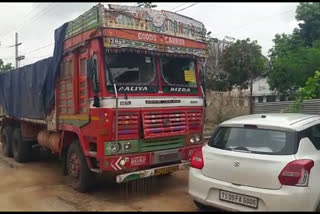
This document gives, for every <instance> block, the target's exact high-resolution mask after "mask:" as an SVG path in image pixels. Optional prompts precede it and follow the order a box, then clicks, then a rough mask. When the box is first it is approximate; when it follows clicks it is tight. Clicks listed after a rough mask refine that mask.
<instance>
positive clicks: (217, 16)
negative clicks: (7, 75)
mask: <svg viewBox="0 0 320 214" xmlns="http://www.w3.org/2000/svg"><path fill="white" fill-rule="evenodd" d="M109 3H111V4H120V5H129V6H134V5H136V3H134V2H127V3H123V2H122V3H118V2H102V4H104V5H106V6H107V4H109ZM96 4H97V3H85V2H81V3H50V2H46V3H0V20H1V22H0V59H3V60H4V62H5V63H12V64H13V65H15V60H14V58H15V49H14V47H10V46H12V45H14V43H15V32H18V36H19V42H21V43H22V44H21V45H20V46H19V55H23V56H25V59H24V60H22V61H21V62H20V66H24V65H27V64H30V63H33V62H35V61H38V60H40V59H43V58H47V57H49V56H52V54H53V48H54V45H53V43H54V30H55V29H56V28H58V27H60V26H61V25H62V24H63V23H65V22H68V21H71V20H73V19H75V18H77V17H78V16H80V15H81V14H82V13H84V12H85V11H87V10H89V9H90V8H91V7H92V6H94V5H96ZM154 4H156V5H157V7H156V9H158V10H169V11H173V12H178V13H179V14H182V15H185V16H188V17H191V18H193V19H196V20H198V21H200V22H202V23H203V24H204V25H205V27H206V29H207V31H211V32H212V34H211V35H212V37H215V38H218V39H224V38H225V37H226V36H227V37H232V38H235V39H246V38H250V39H251V40H257V41H258V44H259V45H260V46H261V47H262V53H263V54H264V55H266V56H267V55H268V50H269V49H270V48H271V47H272V46H273V42H272V39H273V38H274V36H275V34H277V33H291V32H292V31H293V29H294V28H295V27H297V26H298V22H297V21H296V20H295V10H296V7H297V5H298V3H276V2H272V3H240V2H238V3H226V2H225V3H216V2H203V3H197V4H195V3H192V2H187V3H184V2H170V3H169V2H167V3H165V2H155V3H154ZM189 6H190V7H189ZM179 10H181V11H180V12H179Z"/></svg>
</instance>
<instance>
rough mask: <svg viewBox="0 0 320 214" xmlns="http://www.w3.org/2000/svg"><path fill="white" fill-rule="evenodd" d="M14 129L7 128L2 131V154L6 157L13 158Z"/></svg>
mask: <svg viewBox="0 0 320 214" xmlns="http://www.w3.org/2000/svg"><path fill="white" fill-rule="evenodd" d="M12 131H13V129H12V127H11V126H6V127H4V128H3V130H2V135H1V147H2V148H1V152H2V154H3V155H4V156H6V157H12V144H11V142H12Z"/></svg>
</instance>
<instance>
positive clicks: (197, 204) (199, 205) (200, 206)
mask: <svg viewBox="0 0 320 214" xmlns="http://www.w3.org/2000/svg"><path fill="white" fill-rule="evenodd" d="M193 203H194V204H195V205H196V207H197V208H198V209H199V210H200V211H206V210H208V206H206V205H204V204H202V203H200V202H198V201H195V200H193Z"/></svg>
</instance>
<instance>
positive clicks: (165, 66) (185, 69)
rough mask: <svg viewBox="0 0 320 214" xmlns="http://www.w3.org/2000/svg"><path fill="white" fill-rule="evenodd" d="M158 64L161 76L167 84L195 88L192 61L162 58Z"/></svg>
mask: <svg viewBox="0 0 320 214" xmlns="http://www.w3.org/2000/svg"><path fill="white" fill-rule="evenodd" d="M160 62H161V71H162V76H163V78H164V80H165V82H166V83H167V84H169V85H183V86H189V87H197V83H196V74H195V64H194V60H192V59H189V58H178V57H162V58H161V60H160Z"/></svg>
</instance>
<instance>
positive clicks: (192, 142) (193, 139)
mask: <svg viewBox="0 0 320 214" xmlns="http://www.w3.org/2000/svg"><path fill="white" fill-rule="evenodd" d="M195 142H196V140H195V137H194V136H192V137H190V143H191V144H194V143H195Z"/></svg>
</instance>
